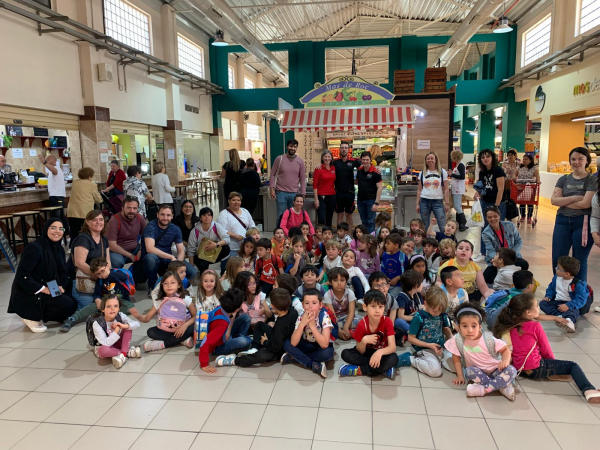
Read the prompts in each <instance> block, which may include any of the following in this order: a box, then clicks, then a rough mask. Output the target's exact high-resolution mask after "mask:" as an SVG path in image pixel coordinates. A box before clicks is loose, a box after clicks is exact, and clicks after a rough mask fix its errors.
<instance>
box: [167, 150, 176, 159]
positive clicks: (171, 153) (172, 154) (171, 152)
mask: <svg viewBox="0 0 600 450" xmlns="http://www.w3.org/2000/svg"><path fill="white" fill-rule="evenodd" d="M167 158H168V159H175V149H174V148H170V149H168V150H167Z"/></svg>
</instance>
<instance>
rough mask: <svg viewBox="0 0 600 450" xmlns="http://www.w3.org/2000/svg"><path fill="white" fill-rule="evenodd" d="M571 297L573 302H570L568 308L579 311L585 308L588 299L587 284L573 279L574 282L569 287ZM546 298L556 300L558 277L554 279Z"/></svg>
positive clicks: (547, 290)
mask: <svg viewBox="0 0 600 450" xmlns="http://www.w3.org/2000/svg"><path fill="white" fill-rule="evenodd" d="M569 296H570V297H571V301H570V302H568V304H567V306H568V307H569V309H572V310H579V309H581V308H583V307H584V306H585V304H586V303H587V298H588V289H587V283H586V282H585V281H582V280H578V279H577V278H573V281H572V282H571V284H570V285H569ZM546 297H548V298H549V299H550V300H554V297H556V275H554V277H553V278H552V281H551V282H550V284H549V285H548V289H546Z"/></svg>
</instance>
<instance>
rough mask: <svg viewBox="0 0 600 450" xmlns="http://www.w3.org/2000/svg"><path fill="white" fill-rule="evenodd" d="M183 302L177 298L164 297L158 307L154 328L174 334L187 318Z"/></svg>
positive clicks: (187, 313)
mask: <svg viewBox="0 0 600 450" xmlns="http://www.w3.org/2000/svg"><path fill="white" fill-rule="evenodd" d="M190 317H191V316H190V313H189V312H188V309H187V306H186V305H185V301H184V300H183V299H182V298H179V297H166V298H165V299H164V300H163V301H162V303H161V304H160V306H159V307H158V315H157V318H156V322H157V324H156V326H157V327H158V329H159V330H163V331H168V332H169V333H174V332H175V330H177V329H178V328H179V327H180V326H182V325H183V324H184V323H185V322H186V321H187V320H188V319H189V318H190Z"/></svg>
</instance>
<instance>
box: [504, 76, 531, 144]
mask: <svg viewBox="0 0 600 450" xmlns="http://www.w3.org/2000/svg"><path fill="white" fill-rule="evenodd" d="M507 90H508V89H507ZM510 91H512V92H509V94H508V103H507V105H506V111H505V112H504V116H503V118H502V148H503V149H504V151H508V149H510V148H514V149H515V150H517V153H524V152H525V132H526V126H527V102H526V101H524V102H517V101H515V94H514V91H513V89H512V88H510Z"/></svg>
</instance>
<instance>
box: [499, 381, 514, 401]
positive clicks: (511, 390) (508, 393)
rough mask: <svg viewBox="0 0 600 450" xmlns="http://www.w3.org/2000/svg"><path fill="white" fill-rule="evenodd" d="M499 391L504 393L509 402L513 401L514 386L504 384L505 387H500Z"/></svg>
mask: <svg viewBox="0 0 600 450" xmlns="http://www.w3.org/2000/svg"><path fill="white" fill-rule="evenodd" d="M500 393H501V394H502V395H504V396H505V397H506V398H507V399H509V400H510V401H511V402H514V401H515V398H516V397H515V387H514V386H513V385H512V383H511V384H509V385H508V386H506V387H505V388H502V389H500Z"/></svg>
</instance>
